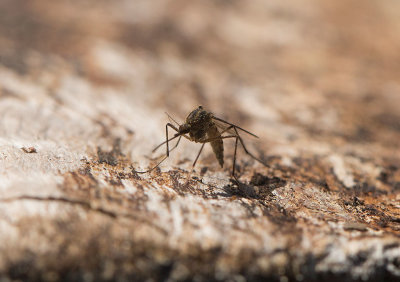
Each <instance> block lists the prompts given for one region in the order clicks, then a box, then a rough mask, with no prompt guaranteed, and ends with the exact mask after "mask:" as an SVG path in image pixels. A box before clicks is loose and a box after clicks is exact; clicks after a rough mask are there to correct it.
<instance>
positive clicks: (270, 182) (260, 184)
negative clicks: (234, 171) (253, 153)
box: [218, 173, 286, 199]
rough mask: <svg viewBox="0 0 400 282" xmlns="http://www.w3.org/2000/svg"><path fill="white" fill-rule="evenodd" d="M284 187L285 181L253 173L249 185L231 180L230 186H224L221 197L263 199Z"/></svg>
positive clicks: (237, 180)
mask: <svg viewBox="0 0 400 282" xmlns="http://www.w3.org/2000/svg"><path fill="white" fill-rule="evenodd" d="M285 185H286V180H284V179H281V178H279V177H268V176H265V175H262V174H260V173H255V174H254V175H253V176H252V178H251V180H250V183H244V182H242V181H240V180H239V179H231V184H228V185H226V186H224V187H223V188H222V189H223V191H224V192H223V193H219V194H218V195H219V196H222V197H232V196H238V197H242V198H249V199H263V198H265V197H267V196H269V195H271V193H272V191H274V190H275V189H276V188H279V187H282V186H285Z"/></svg>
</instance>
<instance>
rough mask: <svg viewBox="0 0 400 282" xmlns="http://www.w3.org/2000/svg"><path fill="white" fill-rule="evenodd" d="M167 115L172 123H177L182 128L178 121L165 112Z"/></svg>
mask: <svg viewBox="0 0 400 282" xmlns="http://www.w3.org/2000/svg"><path fill="white" fill-rule="evenodd" d="M165 114H166V115H167V116H168V118H169V120H170V121H172V122H175V123H176V125H177V126H178V127H179V126H180V124H179V123H178V122H177V121H176V120H174V118H173V117H171V116H170V115H169V114H168V113H167V112H165Z"/></svg>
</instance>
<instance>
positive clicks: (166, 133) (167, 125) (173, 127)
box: [136, 123, 182, 173]
mask: <svg viewBox="0 0 400 282" xmlns="http://www.w3.org/2000/svg"><path fill="white" fill-rule="evenodd" d="M168 127H171V128H172V129H174V130H175V131H177V132H178V133H179V131H178V129H177V128H176V127H175V126H174V125H172V124H171V123H167V124H166V125H165V136H166V140H165V141H164V142H163V143H161V144H160V145H158V146H157V147H156V148H155V149H154V150H153V151H155V150H157V149H158V148H159V147H160V146H161V145H163V144H164V143H167V153H166V155H165V156H164V158H163V159H162V160H161V161H160V162H159V163H158V164H157V165H156V166H154V167H152V168H151V169H149V170H146V171H136V173H147V172H150V171H152V170H153V169H155V168H156V167H158V166H159V165H160V164H161V163H162V162H163V161H165V160H166V159H167V158H168V157H169V153H170V150H169V143H168V142H169V141H171V140H173V139H175V138H176V137H178V136H179V139H178V142H177V144H175V146H174V147H173V148H172V149H171V151H172V150H173V149H175V148H176V147H177V146H178V144H179V141H180V139H181V137H182V135H178V134H175V136H174V137H172V138H171V139H169V138H168Z"/></svg>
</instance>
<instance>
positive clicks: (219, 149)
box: [207, 125, 224, 167]
mask: <svg viewBox="0 0 400 282" xmlns="http://www.w3.org/2000/svg"><path fill="white" fill-rule="evenodd" d="M207 137H208V138H210V139H211V138H215V140H214V141H211V142H210V144H211V147H212V149H213V151H214V154H215V156H216V157H217V160H218V162H219V164H220V165H221V167H223V166H224V143H223V140H222V138H221V134H220V133H219V131H218V128H217V127H216V126H215V125H211V126H210V127H209V128H208V131H207Z"/></svg>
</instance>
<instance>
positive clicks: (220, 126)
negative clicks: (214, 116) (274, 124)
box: [214, 120, 236, 135]
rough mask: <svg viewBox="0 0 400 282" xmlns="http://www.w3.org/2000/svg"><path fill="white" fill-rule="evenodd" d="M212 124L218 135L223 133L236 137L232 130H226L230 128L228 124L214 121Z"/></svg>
mask: <svg viewBox="0 0 400 282" xmlns="http://www.w3.org/2000/svg"><path fill="white" fill-rule="evenodd" d="M214 123H215V125H216V126H217V127H218V129H219V132H220V133H221V132H223V133H227V134H229V135H236V132H235V130H234V129H233V128H230V129H228V128H229V126H230V125H229V124H226V123H223V122H221V121H218V120H214Z"/></svg>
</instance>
